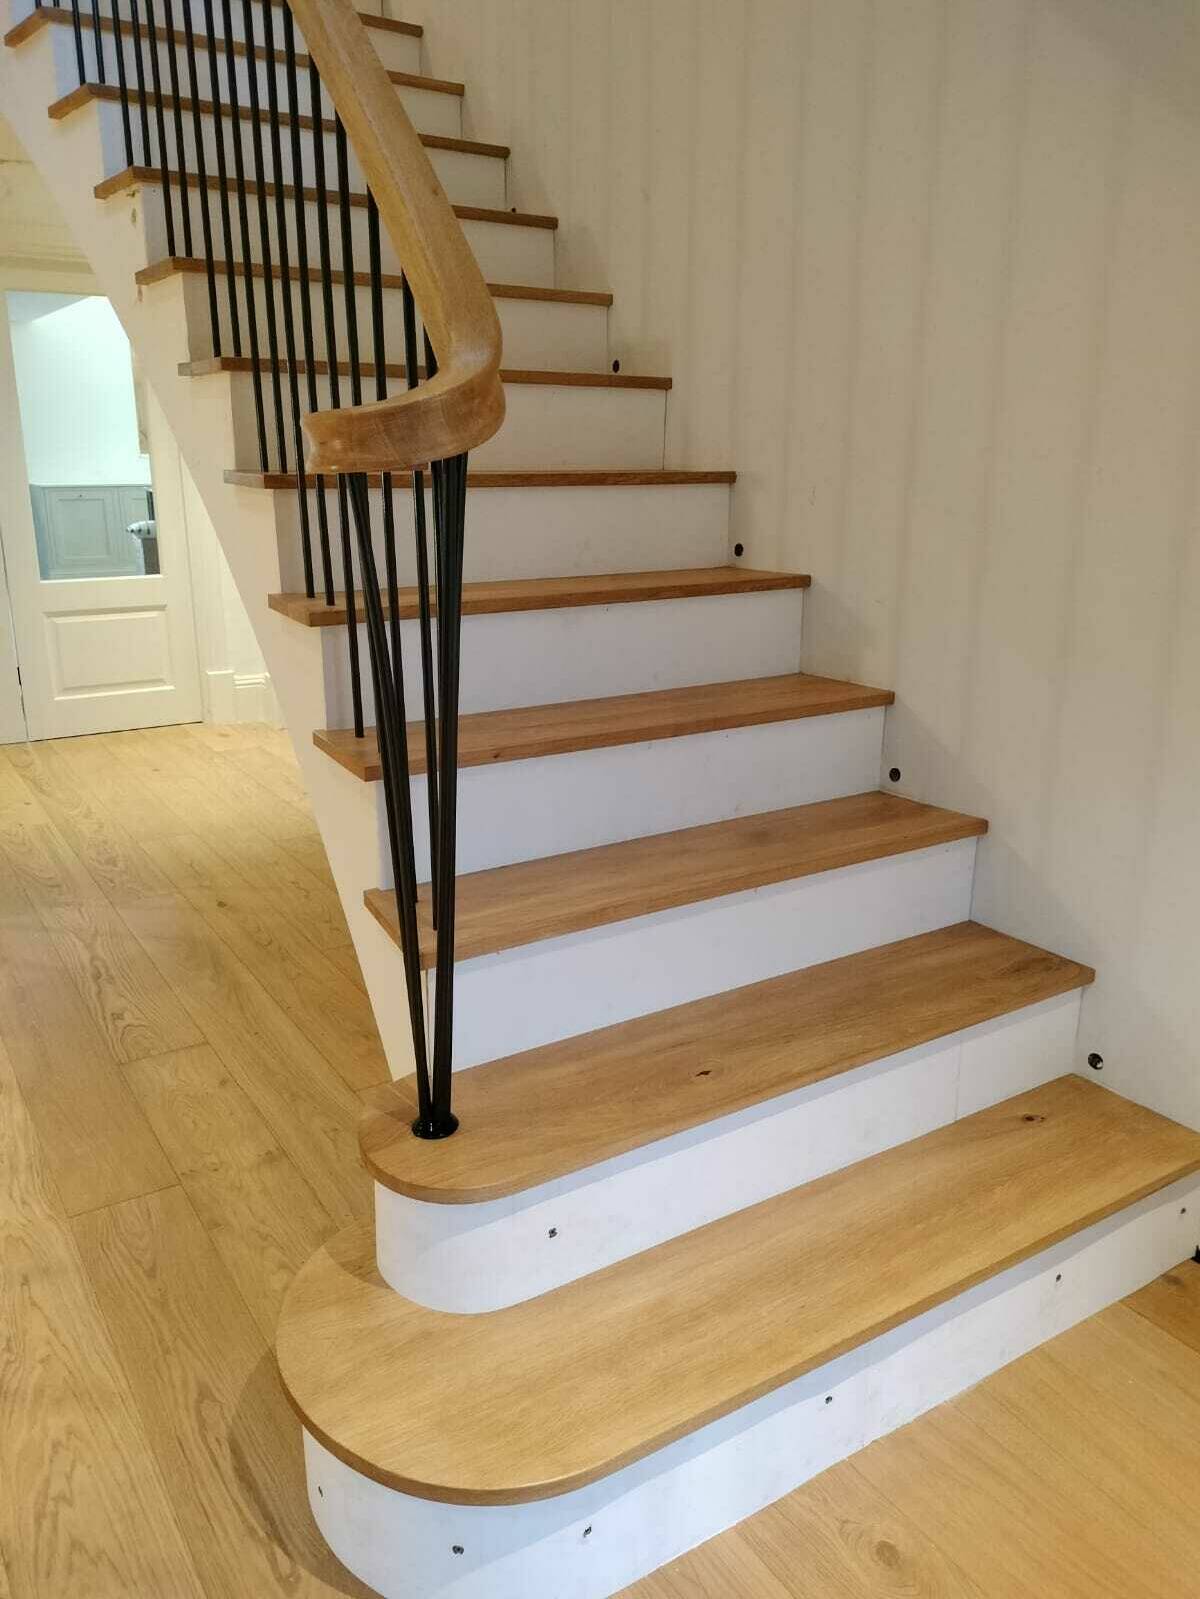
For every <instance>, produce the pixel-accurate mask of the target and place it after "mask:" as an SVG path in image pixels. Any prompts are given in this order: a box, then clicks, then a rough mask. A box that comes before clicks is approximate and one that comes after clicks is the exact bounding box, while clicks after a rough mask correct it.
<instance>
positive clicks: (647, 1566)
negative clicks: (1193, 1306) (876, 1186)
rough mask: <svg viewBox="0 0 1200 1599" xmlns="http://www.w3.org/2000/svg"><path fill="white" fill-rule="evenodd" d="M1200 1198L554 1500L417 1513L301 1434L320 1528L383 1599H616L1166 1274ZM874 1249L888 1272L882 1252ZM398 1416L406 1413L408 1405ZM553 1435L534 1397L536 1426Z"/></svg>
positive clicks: (1108, 1227) (1086, 1242) (1039, 1268)
mask: <svg viewBox="0 0 1200 1599" xmlns="http://www.w3.org/2000/svg"><path fill="white" fill-rule="evenodd" d="M1198 1198H1200V1178H1197V1177H1195V1176H1192V1177H1189V1178H1185V1179H1183V1180H1181V1181H1178V1182H1176V1183H1174V1184H1172V1185H1171V1186H1170V1187H1168V1188H1166V1189H1163V1190H1161V1191H1160V1192H1159V1193H1158V1194H1156V1195H1154V1196H1153V1197H1151V1198H1148V1199H1145V1200H1142V1201H1141V1202H1140V1203H1138V1204H1136V1205H1134V1206H1132V1207H1130V1208H1128V1209H1126V1210H1124V1211H1122V1212H1121V1213H1120V1214H1118V1215H1116V1216H1112V1217H1110V1218H1109V1219H1108V1220H1106V1221H1103V1222H1100V1223H1097V1224H1095V1225H1093V1226H1091V1227H1090V1228H1088V1229H1086V1230H1085V1231H1083V1232H1080V1233H1076V1234H1075V1235H1073V1236H1072V1237H1070V1238H1068V1239H1067V1240H1065V1241H1064V1242H1061V1243H1058V1244H1056V1245H1054V1246H1052V1247H1050V1248H1047V1249H1044V1250H1042V1251H1041V1252H1040V1253H1038V1254H1037V1255H1035V1256H1034V1257H1032V1258H1031V1259H1029V1260H1026V1261H1024V1262H1023V1263H1022V1264H1020V1265H1017V1266H1013V1267H1011V1268H1009V1269H1008V1270H1007V1271H1004V1272H1002V1273H1001V1274H1000V1275H998V1276H996V1277H993V1278H991V1279H990V1280H989V1281H986V1282H984V1283H983V1284H981V1285H979V1286H977V1287H975V1288H972V1289H970V1290H968V1291H965V1292H963V1293H960V1294H958V1295H957V1296H955V1297H954V1298H953V1299H951V1300H949V1301H948V1302H946V1303H945V1304H943V1305H941V1306H939V1307H937V1308H935V1309H932V1310H929V1311H926V1312H925V1313H924V1314H922V1315H920V1316H917V1317H916V1318H915V1319H913V1320H911V1321H908V1322H906V1323H905V1324H903V1325H902V1326H900V1327H898V1328H896V1329H894V1330H893V1331H891V1332H888V1333H885V1334H883V1335H882V1336H880V1337H877V1338H875V1339H873V1340H871V1341H870V1342H869V1343H867V1344H864V1345H862V1346H861V1347H860V1348H858V1349H856V1350H853V1351H851V1352H850V1353H848V1354H845V1355H843V1356H841V1357H840V1358H838V1359H835V1360H832V1361H830V1362H828V1363H826V1364H824V1365H822V1366H820V1367H818V1368H817V1369H815V1370H813V1371H811V1372H809V1373H807V1374H806V1375H804V1376H802V1377H799V1378H797V1379H795V1380H794V1381H792V1382H791V1383H789V1384H787V1385H786V1386H785V1387H783V1388H781V1389H778V1390H776V1391H775V1392H774V1393H772V1394H769V1395H767V1396H766V1397H764V1398H761V1399H758V1400H756V1401H754V1402H753V1403H751V1404H749V1405H747V1406H745V1407H744V1408H742V1409H741V1410H739V1411H737V1412H736V1413H735V1414H733V1415H731V1416H727V1417H725V1418H723V1419H721V1420H719V1421H715V1422H712V1423H710V1424H709V1425H707V1426H705V1427H703V1428H701V1429H700V1430H699V1431H698V1432H695V1433H693V1434H691V1435H690V1436H689V1437H686V1438H684V1439H682V1440H680V1441H678V1442H676V1443H673V1444H671V1445H669V1446H668V1447H666V1448H664V1449H662V1450H660V1451H658V1452H657V1453H655V1454H653V1455H651V1456H649V1457H648V1458H646V1459H644V1460H640V1461H638V1462H636V1463H635V1464H633V1465H629V1466H626V1467H624V1468H623V1469H622V1470H620V1471H618V1472H616V1473H614V1474H613V1475H612V1476H609V1477H607V1478H604V1479H602V1480H601V1481H599V1482H595V1483H591V1484H588V1485H587V1486H585V1487H582V1488H578V1489H576V1490H574V1491H573V1492H570V1493H567V1494H563V1495H560V1496H559V1497H556V1498H553V1499H547V1500H541V1501H538V1502H535V1503H530V1504H520V1505H505V1506H496V1505H458V1504H441V1503H435V1502H432V1501H430V1500H427V1499H420V1498H416V1497H413V1496H411V1495H408V1494H404V1493H400V1492H397V1491H396V1490H395V1489H392V1488H388V1487H385V1486H384V1485H383V1484H381V1483H379V1482H376V1481H374V1480H373V1479H372V1478H371V1477H369V1476H368V1475H366V1474H365V1473H364V1472H362V1471H358V1470H355V1469H354V1468H352V1467H351V1466H349V1465H347V1464H346V1463H345V1462H344V1461H343V1460H341V1459H339V1458H338V1457H337V1456H336V1455H334V1454H332V1453H331V1452H330V1451H329V1450H328V1449H327V1448H325V1447H324V1446H323V1445H322V1444H321V1443H319V1442H318V1441H317V1440H316V1439H315V1438H314V1437H313V1436H312V1435H311V1434H310V1433H307V1432H306V1433H305V1439H304V1447H305V1464H306V1470H307V1475H308V1488H309V1501H310V1504H311V1506H312V1511H313V1515H314V1517H315V1519H316V1521H317V1524H318V1526H319V1527H320V1530H321V1533H322V1535H323V1536H324V1538H325V1540H326V1542H327V1543H328V1544H329V1546H330V1548H331V1549H332V1550H333V1552H334V1553H335V1554H336V1555H337V1557H338V1559H339V1560H341V1561H342V1563H343V1564H344V1565H346V1566H347V1567H348V1568H349V1569H350V1570H351V1571H352V1572H354V1574H355V1575H356V1576H358V1577H359V1578H360V1579H361V1580H362V1581H363V1582H365V1583H367V1584H368V1585H369V1586H370V1587H372V1588H373V1589H375V1591H376V1592H378V1593H379V1594H381V1595H383V1596H384V1599H530V1596H531V1595H535V1594H536V1595H542V1594H545V1595H570V1599H608V1596H610V1595H613V1594H617V1593H620V1592H621V1590H623V1589H624V1588H625V1587H627V1586H628V1585H629V1584H630V1583H633V1582H635V1581H637V1580H638V1578H640V1577H643V1576H645V1575H647V1574H648V1573H649V1572H651V1571H654V1570H656V1569H657V1568H658V1567H659V1566H662V1565H665V1564H666V1563H667V1562H668V1561H670V1560H673V1559H675V1558H676V1557H677V1556H678V1555H681V1554H683V1553H685V1552H686V1551H687V1550H688V1549H691V1548H694V1547H695V1546H696V1545H697V1544H699V1543H703V1542H704V1541H705V1540H706V1539H708V1538H710V1537H713V1536H715V1535H716V1534H717V1533H718V1532H721V1531H723V1530H724V1529H725V1528H726V1527H729V1526H731V1525H733V1524H734V1523H735V1522H737V1521H740V1520H743V1519H744V1518H745V1517H747V1516H750V1515H753V1514H754V1513H755V1512H756V1511H758V1510H761V1509H762V1508H763V1507H764V1506H765V1505H767V1504H770V1503H771V1502H772V1501H773V1500H775V1499H778V1498H780V1497H782V1496H783V1495H784V1494H786V1493H790V1492H791V1490H792V1489H793V1488H796V1487H799V1486H800V1484H801V1483H803V1482H806V1481H807V1480H808V1479H809V1478H810V1477H813V1476H815V1475H816V1474H817V1473H818V1472H821V1471H824V1470H825V1469H826V1468H827V1467H829V1466H832V1465H835V1464H836V1463H837V1462H838V1461H839V1460H843V1459H845V1458H846V1457H847V1456H849V1455H852V1454H854V1453H855V1452H856V1451H858V1450H859V1449H862V1448H865V1447H866V1445H867V1444H868V1443H870V1442H872V1441H873V1440H874V1439H876V1438H879V1437H882V1436H883V1435H884V1434H885V1433H888V1432H891V1431H893V1430H894V1429H895V1428H896V1427H900V1426H903V1425H904V1424H905V1423H906V1422H908V1421H911V1420H913V1419H914V1418H915V1417H916V1416H918V1415H920V1414H921V1413H922V1412H924V1411H925V1410H928V1409H930V1408H931V1407H932V1406H934V1405H937V1404H940V1403H942V1402H943V1401H944V1400H947V1399H950V1398H952V1397H953V1396H954V1395H955V1394H956V1393H960V1392H961V1391H962V1390H963V1389H965V1388H968V1387H970V1386H971V1385H972V1384H973V1383H976V1382H979V1381H980V1380H982V1379H983V1378H984V1377H986V1376H988V1375H989V1374H990V1373H991V1372H993V1371H995V1370H997V1369H998V1368H999V1367H1001V1366H1004V1365H1007V1364H1008V1362H1009V1361H1012V1360H1015V1359H1016V1358H1017V1357H1018V1356H1020V1355H1022V1354H1025V1353H1026V1352H1027V1351H1028V1350H1030V1349H1033V1348H1035V1347H1036V1346H1037V1345H1038V1344H1040V1343H1043V1342H1045V1340H1046V1339H1048V1338H1052V1337H1054V1336H1055V1335H1056V1334H1057V1333H1060V1332H1064V1331H1066V1330H1067V1329H1068V1328H1069V1327H1072V1326H1074V1325H1075V1324H1076V1323H1077V1322H1080V1321H1082V1320H1084V1319H1085V1318H1086V1317H1088V1316H1091V1315H1094V1314H1095V1313H1096V1312H1097V1311H1099V1310H1101V1309H1103V1308H1104V1307H1105V1306H1106V1305H1109V1304H1111V1303H1113V1302H1114V1301H1116V1300H1118V1299H1120V1298H1122V1297H1124V1296H1125V1295H1126V1294H1128V1293H1132V1292H1133V1291H1134V1290H1135V1289H1137V1288H1139V1287H1141V1286H1143V1285H1144V1284H1145V1283H1147V1282H1149V1281H1151V1280H1152V1279H1153V1278H1154V1277H1155V1276H1157V1275H1159V1274H1160V1273H1161V1272H1163V1271H1166V1270H1168V1269H1169V1268H1170V1267H1171V1266H1172V1265H1174V1264H1175V1263H1176V1262H1177V1261H1178V1260H1180V1259H1182V1258H1183V1257H1184V1256H1185V1255H1187V1254H1189V1253H1190V1252H1191V1250H1192V1249H1193V1248H1194V1247H1195V1244H1196V1212H1197V1199H1198ZM880 1247H881V1252H882V1253H881V1261H882V1260H883V1259H884V1258H886V1255H887V1253H888V1250H889V1244H888V1241H887V1240H886V1239H881V1241H880ZM876 1264H878V1263H876ZM861 1269H862V1270H863V1271H870V1270H872V1269H873V1266H872V1263H870V1262H863V1263H862V1267H861ZM435 1350H436V1345H435ZM404 1386H405V1385H404V1384H403V1383H402V1382H398V1387H400V1388H401V1389H403V1388H404ZM394 1402H395V1403H396V1404H397V1405H400V1406H403V1405H404V1404H405V1403H406V1401H405V1398H404V1396H403V1392H400V1393H399V1394H398V1395H397V1397H396V1399H395V1401H394ZM383 1403H386V1401H385V1400H384V1399H383V1397H382V1396H381V1404H383ZM553 1419H554V1417H553V1412H552V1409H551V1407H550V1406H549V1405H546V1406H544V1407H543V1406H542V1405H541V1404H540V1403H539V1397H538V1395H537V1393H536V1392H531V1394H530V1406H529V1413H528V1416H527V1418H526V1423H527V1425H528V1426H530V1427H543V1428H545V1427H548V1426H549V1425H551V1424H552V1422H553Z"/></svg>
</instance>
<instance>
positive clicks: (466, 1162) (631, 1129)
mask: <svg viewBox="0 0 1200 1599" xmlns="http://www.w3.org/2000/svg"><path fill="white" fill-rule="evenodd" d="M1094 978H1095V973H1094V972H1093V971H1092V970H1091V968H1090V967H1087V966H1081V965H1079V964H1077V963H1076V962H1075V961H1072V960H1066V959H1064V958H1063V957H1062V956H1059V955H1054V954H1051V953H1050V952H1049V951H1048V950H1044V949H1039V948H1037V947H1036V946H1035V945H1033V944H1026V943H1023V942H1022V941H1021V940H1020V939H1016V938H1010V937H1007V936H1006V935H1005V934H1003V933H998V932H995V931H993V930H992V929H991V928H988V927H981V926H979V925H978V924H977V923H974V922H962V923H960V924H959V925H958V926H955V927H946V928H940V929H938V930H937V931H936V932H932V933H921V934H919V935H917V936H916V937H914V938H906V939H902V940H900V941H899V942H897V943H894V944H885V945H882V946H881V947H879V948H877V949H869V950H865V951H863V952H861V953H859V954H855V955H847V956H844V957H842V958H841V959H839V960H832V961H825V962H823V963H822V964H821V965H819V966H809V967H806V968H805V969H804V970H802V971H797V972H789V973H787V974H785V975H784V976H783V977H773V978H769V979H767V980H766V981H765V982H759V983H753V984H750V985H749V986H747V987H745V988H737V989H732V990H730V991H729V992H728V993H724V994H715V995H713V996H712V997H710V998H707V999H700V1000H695V1001H693V1002H691V1003H690V1004H685V1005H677V1006H674V1007H672V1009H670V1010H665V1011H659V1012H657V1013H655V1014H653V1015H650V1016H641V1017H638V1018H637V1019H636V1020H634V1021H629V1022H620V1023H618V1024H617V1025H615V1026H612V1027H605V1028H602V1029H600V1030H598V1031H596V1032H593V1033H584V1034H582V1035H580V1036H578V1037H576V1038H568V1039H565V1040H561V1041H558V1042H555V1043H553V1044H546V1045H543V1046H541V1047H540V1048H537V1049H530V1050H526V1051H524V1052H522V1053H521V1054H519V1055H511V1056H509V1057H507V1058H506V1059H502V1060H495V1061H490V1062H488V1063H487V1064H486V1065H482V1066H475V1067H473V1068H472V1069H471V1070H470V1071H465V1072H460V1073H459V1074H458V1076H457V1077H456V1078H455V1083H454V1094H455V1108H456V1111H457V1114H458V1116H459V1120H460V1126H459V1130H458V1132H457V1133H456V1134H455V1136H454V1137H453V1138H451V1139H447V1140H445V1141H444V1142H443V1143H438V1144H434V1143H430V1142H428V1141H427V1140H424V1139H420V1138H414V1137H413V1135H412V1131H411V1128H412V1122H413V1119H414V1117H415V1116H416V1114H417V1099H416V1088H415V1079H414V1078H412V1077H408V1078H404V1079H403V1080H401V1081H400V1082H396V1083H389V1084H387V1085H385V1086H384V1087H382V1088H380V1089H378V1090H376V1091H375V1092H374V1093H373V1094H372V1095H371V1106H372V1108H371V1109H370V1110H369V1111H368V1112H367V1114H366V1115H365V1116H364V1118H363V1120H362V1123H361V1126H360V1129H359V1144H360V1147H361V1149H362V1154H363V1160H364V1163H365V1165H366V1167H367V1169H368V1171H369V1172H370V1173H371V1175H372V1176H373V1177H374V1178H375V1180H376V1182H379V1183H382V1184H383V1186H384V1187H385V1188H390V1189H392V1190H394V1191H395V1192H396V1193H399V1194H405V1195H407V1196H408V1198H410V1199H418V1200H423V1201H426V1202H431V1203H436V1204H444V1205H467V1204H479V1203H482V1202H484V1201H486V1200H492V1199H502V1198H504V1197H506V1196H508V1195H511V1194H517V1193H522V1192H525V1191H526V1190H528V1189H531V1188H537V1187H540V1186H541V1185H542V1184H544V1183H548V1182H552V1181H553V1180H554V1179H555V1178H558V1177H565V1176H567V1175H568V1174H569V1173H572V1172H578V1171H582V1170H584V1169H585V1168H587V1167H591V1166H595V1165H597V1164H598V1163H599V1162H601V1161H606V1160H611V1159H613V1158H614V1157H615V1156H617V1155H623V1154H626V1153H628V1152H629V1151H630V1150H633V1149H641V1148H644V1147H645V1146H647V1145H649V1144H653V1143H656V1142H657V1141H658V1140H660V1139H664V1138H669V1137H671V1136H672V1135H673V1134H675V1133H681V1132H684V1131H686V1130H687V1129H688V1128H692V1127H698V1126H701V1125H703V1124H704V1123H706V1122H711V1121H715V1120H716V1119H717V1118H719V1117H723V1116H729V1115H732V1114H733V1113H734V1112H735V1111H739V1110H744V1109H746V1108H747V1107H749V1106H752V1105H760V1104H762V1103H764V1102H765V1101H768V1100H771V1099H775V1098H777V1097H778V1096H780V1095H782V1094H788V1093H791V1092H793V1091H795V1090H796V1089H799V1088H805V1087H808V1086H809V1085H811V1084H813V1083H818V1082H822V1081H825V1080H827V1079H829V1078H832V1077H836V1076H838V1075H839V1074H840V1073H842V1072H847V1071H851V1070H853V1068H854V1067H856V1066H862V1065H865V1064H866V1063H867V1062H868V1061H876V1060H882V1059H884V1058H885V1057H886V1056H889V1055H895V1054H898V1053H899V1052H900V1051H901V1050H906V1049H913V1048H915V1047H916V1046H917V1045H920V1044H927V1043H930V1042H932V1041H933V1040H934V1039H938V1038H945V1037H947V1036H948V1035H949V1034H951V1033H957V1032H959V1031H961V1030H962V1029H963V1028H967V1027H974V1026H977V1025H978V1024H979V1023H981V1022H987V1021H991V1020H993V1019H995V1018H996V1017H998V1016H1003V1015H1006V1014H1008V1013H1010V1012H1012V1011H1017V1010H1021V1009H1022V1008H1024V1007H1025V1006H1027V1005H1035V1004H1037V1003H1039V1002H1040V1001H1042V1000H1047V999H1052V998H1054V997H1055V996H1056V995H1060V994H1067V993H1071V992H1073V991H1074V990H1075V989H1078V988H1082V987H1084V986H1086V985H1087V984H1089V983H1091V982H1092V981H1093V980H1094ZM532 1105H536V1106H537V1114H536V1116H531V1115H530V1106H532Z"/></svg>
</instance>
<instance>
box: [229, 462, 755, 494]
mask: <svg viewBox="0 0 1200 1599" xmlns="http://www.w3.org/2000/svg"><path fill="white" fill-rule="evenodd" d="M225 481H226V483H231V484H232V485H233V486H234V487H235V488H242V489H271V490H275V491H278V490H281V489H295V487H296V474H295V473H294V472H247V471H242V470H239V469H230V470H227V471H226V473H225ZM367 482H368V483H369V484H370V486H371V488H374V489H377V488H379V486H380V482H381V478H380V475H379V473H378V472H370V473H368V474H367ZM736 482H737V473H736V472H728V471H718V472H693V471H687V470H682V469H680V468H676V467H627V468H621V467H552V468H547V469H543V470H542V471H506V472H505V471H500V472H492V471H486V470H485V471H482V472H481V471H478V470H476V469H475V468H472V467H468V468H467V487H468V488H472V489H637V488H695V487H700V486H704V485H707V484H733V483H736ZM304 484H305V487H306V488H315V487H316V484H317V480H316V478H315V477H313V476H312V475H311V474H306V476H305V479H304Z"/></svg>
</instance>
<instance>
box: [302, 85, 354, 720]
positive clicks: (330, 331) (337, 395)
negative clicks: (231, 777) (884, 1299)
mask: <svg viewBox="0 0 1200 1599" xmlns="http://www.w3.org/2000/svg"><path fill="white" fill-rule="evenodd" d="M308 88H309V106H310V111H311V118H310V119H311V121H312V125H313V167H314V173H313V175H314V177H315V178H316V197H317V244H318V249H319V251H320V261H321V310H322V313H323V319H324V323H325V357H326V364H327V366H328V368H329V400H330V405H331V406H332V408H333V409H334V410H335V411H336V410H338V408H339V407H340V406H341V403H342V386H341V377H340V374H339V372H338V338H337V322H336V319H335V313H334V307H333V261H332V252H331V249H330V242H329V189H328V186H327V184H326V179H325V140H324V137H323V136H322V130H323V123H322V110H321V78H320V74H319V73H318V72H317V68H316V63H315V62H313V61H311V60H310V62H309V69H308ZM337 500H338V528H339V532H340V534H341V551H342V572H343V587H344V588H345V598H346V617H347V625H346V651H347V656H348V659H349V665H350V699H351V704H352V709H353V712H354V733H355V736H356V737H357V738H361V737H362V736H363V732H364V723H363V703H362V665H361V662H360V660H359V650H358V628H357V627H355V626H353V625H352V624H351V622H350V618H351V617H353V616H354V614H355V610H356V607H355V601H354V568H353V563H352V560H351V556H350V523H349V504H348V500H347V491H346V480H345V478H344V477H339V478H338V480H337Z"/></svg>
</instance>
